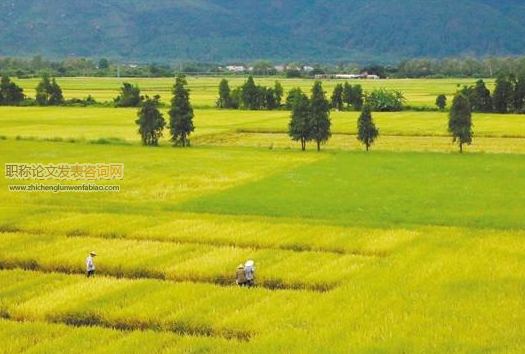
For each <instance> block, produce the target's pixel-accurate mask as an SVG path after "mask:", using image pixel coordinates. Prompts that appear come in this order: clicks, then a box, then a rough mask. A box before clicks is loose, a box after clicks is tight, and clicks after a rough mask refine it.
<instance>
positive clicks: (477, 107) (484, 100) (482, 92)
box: [469, 79, 493, 113]
mask: <svg viewBox="0 0 525 354" xmlns="http://www.w3.org/2000/svg"><path fill="white" fill-rule="evenodd" d="M469 99H470V105H471V109H472V111H473V112H484V113H488V112H492V110H493V107H492V97H491V96H490V91H489V89H488V88H487V86H485V82H484V81H483V80H481V79H480V80H478V81H476V85H475V86H474V90H473V94H472V98H469Z"/></svg>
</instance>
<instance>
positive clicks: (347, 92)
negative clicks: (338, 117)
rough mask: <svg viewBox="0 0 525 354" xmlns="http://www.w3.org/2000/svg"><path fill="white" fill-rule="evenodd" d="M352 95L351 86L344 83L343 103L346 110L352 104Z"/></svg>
mask: <svg viewBox="0 0 525 354" xmlns="http://www.w3.org/2000/svg"><path fill="white" fill-rule="evenodd" d="M352 95H353V92H352V85H350V84H349V83H348V81H345V84H344V86H343V102H344V103H346V106H347V107H348V108H350V105H351V104H352Z"/></svg>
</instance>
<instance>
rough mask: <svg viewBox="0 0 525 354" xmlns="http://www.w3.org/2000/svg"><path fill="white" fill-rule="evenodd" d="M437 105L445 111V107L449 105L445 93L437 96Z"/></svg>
mask: <svg viewBox="0 0 525 354" xmlns="http://www.w3.org/2000/svg"><path fill="white" fill-rule="evenodd" d="M436 106H437V107H438V108H439V110H440V111H444V110H445V107H446V106H447V96H445V95H444V94H441V95H438V96H437V97H436Z"/></svg>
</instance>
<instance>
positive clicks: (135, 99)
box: [115, 82, 144, 107]
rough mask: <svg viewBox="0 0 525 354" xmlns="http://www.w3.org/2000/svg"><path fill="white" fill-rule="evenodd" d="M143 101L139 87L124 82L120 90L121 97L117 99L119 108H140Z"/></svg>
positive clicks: (116, 103)
mask: <svg viewBox="0 0 525 354" xmlns="http://www.w3.org/2000/svg"><path fill="white" fill-rule="evenodd" d="M143 99H144V97H143V96H141V95H140V88H139V87H138V86H136V85H132V84H130V83H128V82H124V83H123V84H122V87H121V88H120V95H119V96H117V98H115V105H116V106H117V107H138V106H140V103H141V102H142V100H143Z"/></svg>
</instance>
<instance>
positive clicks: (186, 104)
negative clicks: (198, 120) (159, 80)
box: [169, 75, 195, 147]
mask: <svg viewBox="0 0 525 354" xmlns="http://www.w3.org/2000/svg"><path fill="white" fill-rule="evenodd" d="M186 85H187V81H186V77H185V76H184V75H179V76H178V77H177V79H176V81H175V85H174V86H173V89H172V92H173V99H172V100H171V108H170V111H169V115H170V133H171V141H173V144H174V145H176V146H182V147H185V146H189V139H188V138H189V136H190V134H191V132H193V131H194V130H195V126H194V125H193V116H194V114H193V107H192V106H191V103H190V91H189V90H188V89H187V88H186Z"/></svg>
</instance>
